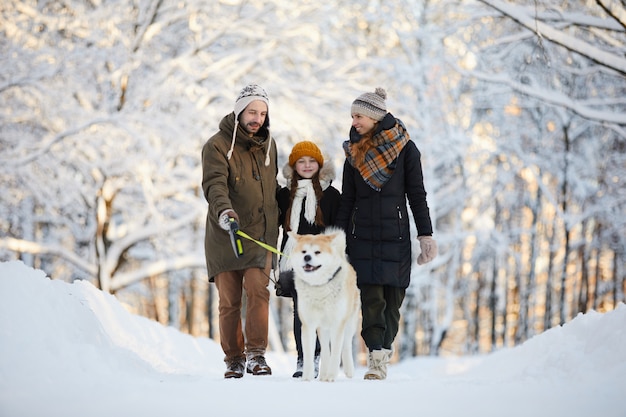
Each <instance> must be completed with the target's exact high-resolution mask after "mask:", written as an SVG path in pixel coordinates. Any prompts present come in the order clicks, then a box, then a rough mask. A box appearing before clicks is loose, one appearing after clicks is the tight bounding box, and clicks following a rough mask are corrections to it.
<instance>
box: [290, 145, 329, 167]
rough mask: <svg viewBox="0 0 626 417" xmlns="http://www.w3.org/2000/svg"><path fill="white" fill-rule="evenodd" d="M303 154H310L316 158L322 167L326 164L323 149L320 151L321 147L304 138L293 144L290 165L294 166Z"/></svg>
mask: <svg viewBox="0 0 626 417" xmlns="http://www.w3.org/2000/svg"><path fill="white" fill-rule="evenodd" d="M303 156H310V157H311V158H313V159H315V160H316V161H317V163H318V164H319V166H320V168H321V167H322V166H323V165H324V156H322V151H320V148H318V147H317V145H316V144H314V143H313V142H310V141H308V140H304V141H302V142H298V143H296V144H295V145H293V149H292V150H291V155H289V165H290V166H291V167H293V166H294V165H295V164H296V162H297V161H298V159H300V158H302V157H303Z"/></svg>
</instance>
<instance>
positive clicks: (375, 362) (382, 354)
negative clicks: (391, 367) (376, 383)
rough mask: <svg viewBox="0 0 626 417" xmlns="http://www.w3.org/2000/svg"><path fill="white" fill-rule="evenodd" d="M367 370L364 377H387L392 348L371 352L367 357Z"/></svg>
mask: <svg viewBox="0 0 626 417" xmlns="http://www.w3.org/2000/svg"><path fill="white" fill-rule="evenodd" d="M367 359H368V360H367V366H368V369H367V372H365V375H364V376H363V379H371V380H383V379H385V378H387V365H388V364H389V360H390V359H391V350H389V349H376V350H373V351H371V352H370V353H369V356H368V358H367Z"/></svg>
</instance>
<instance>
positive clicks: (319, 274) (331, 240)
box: [288, 228, 346, 285]
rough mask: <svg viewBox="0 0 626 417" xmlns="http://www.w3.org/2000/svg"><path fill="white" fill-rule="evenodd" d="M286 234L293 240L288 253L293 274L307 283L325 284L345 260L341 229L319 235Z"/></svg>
mask: <svg viewBox="0 0 626 417" xmlns="http://www.w3.org/2000/svg"><path fill="white" fill-rule="evenodd" d="M288 234H289V237H290V238H292V239H294V240H295V245H294V247H293V250H292V251H291V255H290V258H291V259H290V261H291V262H290V263H291V266H292V267H293V270H294V274H295V276H296V277H297V278H300V279H302V280H303V281H305V282H306V283H308V284H309V285H322V284H325V283H326V282H328V280H329V279H330V278H331V277H332V276H333V275H334V274H335V273H336V272H337V269H338V268H339V267H340V266H341V265H342V263H343V262H345V259H346V252H345V251H346V235H345V233H344V232H343V230H341V229H334V228H332V229H327V230H326V232H324V233H323V234H319V235H298V234H296V233H294V232H288Z"/></svg>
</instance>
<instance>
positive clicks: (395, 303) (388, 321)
mask: <svg viewBox="0 0 626 417" xmlns="http://www.w3.org/2000/svg"><path fill="white" fill-rule="evenodd" d="M359 288H360V290H361V313H362V315H363V327H362V330H361V337H363V340H364V341H365V345H367V347H368V348H369V350H370V351H372V350H376V349H381V348H384V349H391V345H392V343H393V341H394V340H395V338H396V335H397V334H398V328H399V326H400V306H402V301H404V295H405V294H406V288H397V287H389V286H386V285H361V286H360V287H359Z"/></svg>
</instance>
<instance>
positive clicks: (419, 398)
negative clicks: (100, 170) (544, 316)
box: [0, 261, 626, 417]
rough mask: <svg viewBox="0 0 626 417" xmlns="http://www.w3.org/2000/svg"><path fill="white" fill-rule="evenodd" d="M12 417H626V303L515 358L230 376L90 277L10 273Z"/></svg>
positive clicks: (4, 379) (3, 344) (7, 347)
mask: <svg viewBox="0 0 626 417" xmlns="http://www.w3.org/2000/svg"><path fill="white" fill-rule="evenodd" d="M0 297H1V300H0V416H3V417H21V416H29V417H31V416H43V415H45V416H48V417H54V416H63V417H73V416H88V417H98V416H107V417H109V416H121V417H123V416H139V415H141V416H172V415H176V416H186V417H193V416H213V415H216V416H223V415H226V416H230V415H244V414H248V413H253V415H256V416H296V415H297V416H302V417H307V416H316V417H319V416H323V415H330V416H336V415H342V414H343V415H354V416H381V415H394V416H397V415H403V414H406V415H420V416H441V417H445V416H461V415H463V416H483V417H487V416H507V417H514V416H524V417H527V416H555V417H556V416H603V417H624V416H626V403H625V402H624V396H625V395H626V380H625V379H624V375H626V349H625V348H624V347H625V346H626V305H624V304H620V305H619V306H618V308H616V309H615V310H613V311H611V312H607V313H604V314H600V313H597V312H594V311H592V312H589V313H587V314H584V315H583V314H580V315H578V316H577V317H576V318H575V319H573V320H572V321H570V322H569V323H567V324H565V325H564V326H562V327H555V328H552V329H550V330H548V331H546V332H544V333H543V334H541V335H538V336H535V337H534V338H532V339H530V340H528V341H527V342H526V343H524V344H522V345H520V346H517V347H515V348H511V349H503V350H500V351H498V352H495V353H492V354H489V355H482V356H473V357H469V356H468V357H418V358H414V359H411V360H406V361H403V362H400V363H395V364H392V365H391V366H390V369H389V376H388V378H387V380H386V381H365V380H363V379H362V377H363V374H364V372H365V368H364V367H363V365H360V366H359V367H358V368H357V373H356V376H355V378H353V379H348V378H346V377H345V376H344V375H343V374H341V375H340V378H339V379H338V380H337V381H336V382H334V383H323V382H320V381H317V380H316V381H312V382H303V381H301V380H296V379H293V378H291V373H292V372H293V368H294V364H295V358H294V357H293V356H292V355H290V354H283V353H276V352H268V354H267V359H268V363H269V364H270V366H272V369H273V375H272V376H264V377H261V376H257V377H255V376H251V375H246V376H245V377H244V378H242V379H239V380H225V379H224V378H223V371H224V363H223V361H222V359H223V354H222V351H221V348H220V346H219V344H217V343H216V342H214V341H213V340H210V339H207V338H194V337H192V336H189V335H187V334H184V333H181V332H179V331H177V330H175V329H173V328H171V327H164V326H162V325H161V324H159V323H157V322H154V321H151V320H149V319H147V318H145V317H141V316H137V315H133V314H130V313H129V312H128V311H127V310H126V309H125V308H124V306H123V305H121V304H120V303H119V301H118V300H117V299H116V298H115V297H114V296H113V295H111V294H109V293H105V292H102V291H100V290H98V289H97V288H95V287H94V286H93V285H91V284H90V283H88V282H86V281H75V282H74V283H72V284H68V283H66V282H64V281H61V280H51V279H49V278H48V277H46V274H45V273H44V272H43V271H41V270H35V269H32V268H30V267H27V266H26V265H24V264H23V263H22V262H21V261H11V262H3V263H0Z"/></svg>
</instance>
